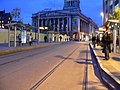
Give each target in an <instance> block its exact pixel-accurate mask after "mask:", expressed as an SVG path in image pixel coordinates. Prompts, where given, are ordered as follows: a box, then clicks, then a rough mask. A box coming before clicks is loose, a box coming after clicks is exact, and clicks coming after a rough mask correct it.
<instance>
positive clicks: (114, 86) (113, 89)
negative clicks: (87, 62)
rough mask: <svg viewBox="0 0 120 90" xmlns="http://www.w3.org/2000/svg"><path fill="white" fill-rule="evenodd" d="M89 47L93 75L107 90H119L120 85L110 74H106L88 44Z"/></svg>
mask: <svg viewBox="0 0 120 90" xmlns="http://www.w3.org/2000/svg"><path fill="white" fill-rule="evenodd" d="M89 46H90V53H91V58H92V61H93V67H94V72H95V75H96V76H97V77H98V78H99V80H100V81H101V82H102V83H103V84H104V85H105V86H106V87H107V88H108V89H109V90H120V83H118V82H117V81H116V80H115V79H114V78H113V77H112V75H110V73H108V72H106V70H105V68H103V67H102V65H101V64H100V62H99V57H97V54H96V53H95V50H93V48H92V45H91V44H89Z"/></svg>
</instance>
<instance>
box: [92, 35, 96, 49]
mask: <svg viewBox="0 0 120 90" xmlns="http://www.w3.org/2000/svg"><path fill="white" fill-rule="evenodd" d="M92 44H93V47H94V48H95V45H96V36H93V37H92Z"/></svg>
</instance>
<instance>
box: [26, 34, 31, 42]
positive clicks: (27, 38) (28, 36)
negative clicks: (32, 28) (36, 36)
mask: <svg viewBox="0 0 120 90" xmlns="http://www.w3.org/2000/svg"><path fill="white" fill-rule="evenodd" d="M29 38H30V35H29V34H27V36H26V43H27V44H29Z"/></svg>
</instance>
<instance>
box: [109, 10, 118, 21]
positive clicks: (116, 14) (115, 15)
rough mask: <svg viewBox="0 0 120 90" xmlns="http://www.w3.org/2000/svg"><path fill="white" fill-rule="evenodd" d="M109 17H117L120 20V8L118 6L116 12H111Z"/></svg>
mask: <svg viewBox="0 0 120 90" xmlns="http://www.w3.org/2000/svg"><path fill="white" fill-rule="evenodd" d="M109 19H116V20H120V8H117V9H116V10H115V11H114V14H113V15H112V14H109Z"/></svg>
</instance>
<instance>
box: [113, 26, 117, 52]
mask: <svg viewBox="0 0 120 90" xmlns="http://www.w3.org/2000/svg"><path fill="white" fill-rule="evenodd" d="M116 36H117V27H116V26H115V28H114V30H113V47H114V48H113V52H114V53H116V40H117V38H116Z"/></svg>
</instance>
